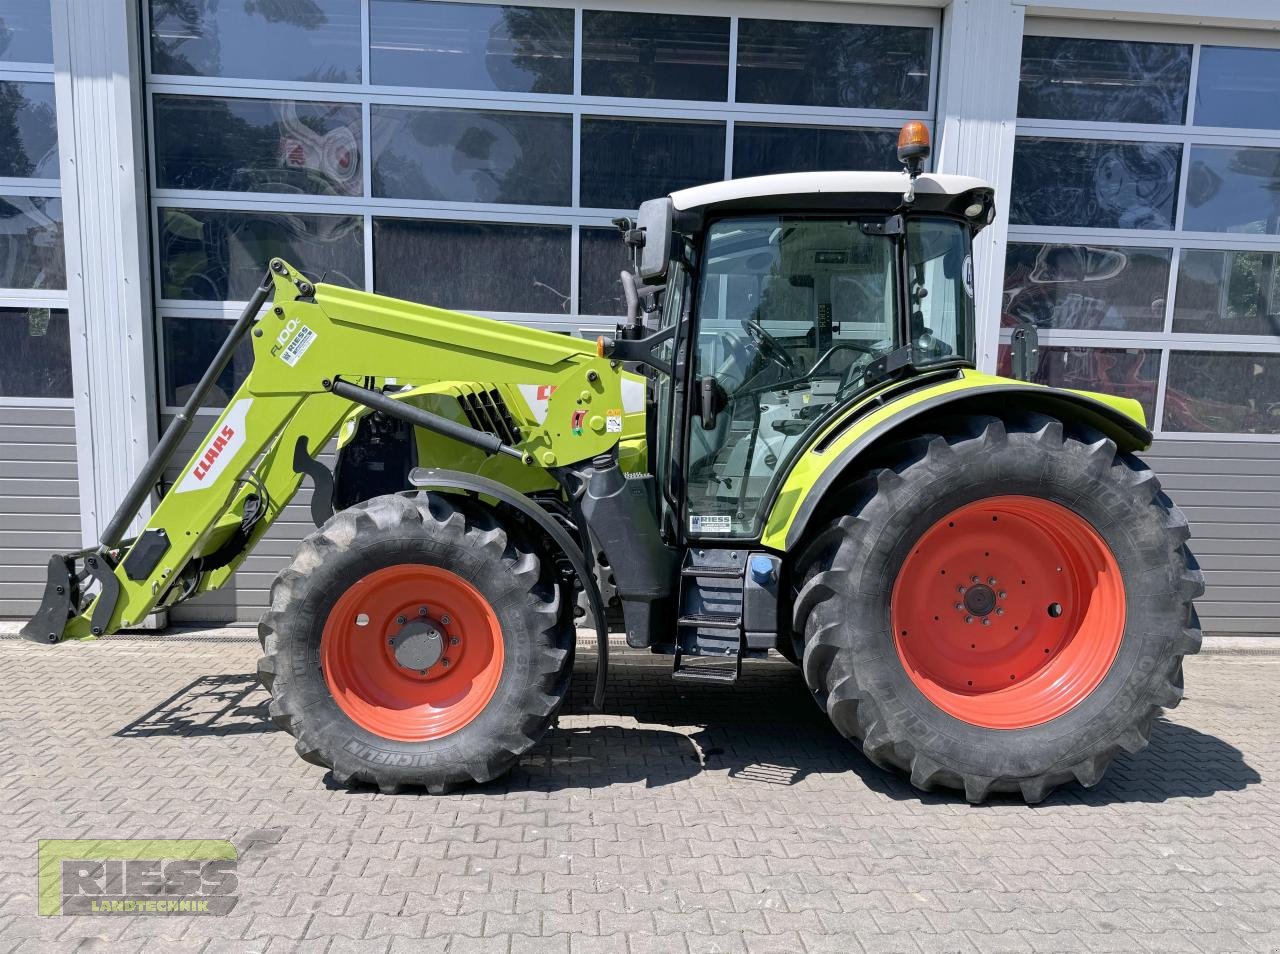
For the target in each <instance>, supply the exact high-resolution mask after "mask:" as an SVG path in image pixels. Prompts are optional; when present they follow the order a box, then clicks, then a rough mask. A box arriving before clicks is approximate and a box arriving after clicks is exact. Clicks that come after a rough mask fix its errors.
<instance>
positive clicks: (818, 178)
mask: <svg viewBox="0 0 1280 954" xmlns="http://www.w3.org/2000/svg"><path fill="white" fill-rule="evenodd" d="M906 188H907V177H906V174H905V173H902V172H788V173H784V174H782V175H774V176H755V177H753V178H749V179H731V180H729V181H727V182H713V183H710V184H709V185H700V186H694V187H693V188H692V189H681V190H680V191H679V192H673V193H671V201H672V204H673V205H674V206H675V208H676V210H677V211H680V212H707V211H711V210H712V209H716V208H721V207H728V208H744V207H757V206H770V207H777V206H780V205H784V204H787V205H789V204H791V203H792V202H793V201H794V202H795V203H796V204H797V205H810V204H812V203H813V202H814V201H815V199H816V198H817V197H818V196H826V197H828V199H829V198H830V197H833V196H836V195H839V196H847V197H853V196H864V197H868V198H869V197H871V196H878V197H882V198H881V199H880V201H878V202H873V203H871V204H873V205H876V206H880V205H884V204H888V203H887V202H886V200H890V201H892V203H893V204H894V205H896V204H897V203H898V202H899V201H900V200H901V196H902V193H903V192H904V191H906ZM975 189H980V190H983V191H984V192H986V193H987V194H988V195H990V193H991V192H992V189H991V186H990V185H988V184H987V183H986V182H984V181H982V180H981V179H975V178H972V177H970V176H952V175H942V174H935V173H927V172H926V173H923V174H922V175H920V176H919V177H917V179H916V195H917V196H919V197H929V198H931V199H933V202H930V203H928V204H930V205H949V204H950V202H949V201H948V200H950V199H953V198H955V197H958V196H961V195H965V194H966V193H970V192H972V191H973V190H975ZM895 196H896V199H893V197H895Z"/></svg>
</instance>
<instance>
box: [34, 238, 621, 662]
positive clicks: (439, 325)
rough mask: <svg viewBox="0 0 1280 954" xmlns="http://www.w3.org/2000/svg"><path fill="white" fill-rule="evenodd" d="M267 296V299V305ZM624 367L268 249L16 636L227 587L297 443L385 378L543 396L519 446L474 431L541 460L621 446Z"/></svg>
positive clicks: (287, 490) (64, 628)
mask: <svg viewBox="0 0 1280 954" xmlns="http://www.w3.org/2000/svg"><path fill="white" fill-rule="evenodd" d="M268 294H272V295H273V300H272V307H270V308H269V309H266V310H261V306H262V304H263V302H264V301H265V299H266V298H267V296H268ZM259 311H261V314H259V313H258V312H259ZM245 339H247V340H248V341H249V342H250V343H251V345H252V348H253V366H252V369H251V370H250V372H249V374H248V376H247V377H246V378H245V380H244V382H243V384H241V386H240V388H239V389H238V390H237V391H236V393H235V394H234V395H233V396H232V398H231V399H230V401H229V402H228V403H227V406H226V408H225V409H224V410H223V411H222V413H221V414H220V415H219V417H218V419H217V421H216V422H215V423H214V425H213V427H212V428H211V429H210V430H209V432H208V434H206V435H205V438H204V440H203V441H202V442H201V443H200V444H199V445H198V447H197V450H196V451H195V453H194V454H193V456H192V457H191V459H190V460H189V461H188V462H187V464H186V466H185V468H183V470H182V471H181V472H180V473H179V476H178V477H177V479H176V481H175V482H174V484H173V486H172V487H171V488H170V489H169V491H168V493H166V494H165V495H164V497H163V498H162V499H161V500H160V502H159V504H158V505H157V506H156V508H155V510H154V511H153V513H152V514H151V516H150V518H149V519H148V520H147V521H146V525H145V527H144V528H143V530H142V532H141V533H140V534H139V535H138V536H136V537H134V538H131V539H122V537H123V535H124V532H125V531H126V530H127V528H128V527H129V526H130V524H132V522H133V521H134V520H135V519H136V518H137V515H138V512H139V510H140V509H141V507H142V505H143V504H144V503H145V501H146V499H147V497H148V496H149V494H150V493H151V491H152V488H153V487H154V486H155V484H156V482H157V479H158V477H159V476H160V473H161V472H162V470H163V469H164V467H165V465H166V464H167V463H168V461H169V460H170V458H171V457H172V456H173V454H174V452H175V450H176V448H177V446H178V444H179V443H180V441H181V440H182V437H183V436H184V435H185V433H186V431H187V430H188V429H189V427H190V421H191V420H192V419H193V415H194V413H195V409H196V407H198V405H199V403H200V401H201V400H202V399H203V397H204V396H205V394H207V392H208V391H209V390H210V389H211V388H212V384H213V382H214V381H215V380H216V378H217V376H218V374H219V373H221V371H222V369H223V368H224V367H225V366H226V364H227V362H228V361H229V360H230V358H231V355H232V353H233V352H234V350H235V348H236V346H237V345H238V344H239V343H240V342H241V341H243V340H245ZM622 374H623V372H622V369H621V366H620V364H619V363H618V362H616V361H610V360H608V359H606V358H604V357H602V356H601V355H600V354H599V353H598V349H597V346H596V345H595V344H594V343H588V342H585V341H582V340H580V339H576V338H571V337H568V336H565V335H558V334H554V333H551V332H546V331H540V330H538V329H534V328H526V327H522V326H518V325H511V324H506V323H503V322H498V321H491V320H488V319H484V318H478V317H475V316H471V315H463V314H459V313H456V312H450V311H446V310H443V309H439V308H432V307H429V306H426V305H418V304H413V303H410V302H404V301H398V300H395V299H391V298H386V297H382V296H379V295H374V294H370V293H368V292H359V291H352V290H349V289H345V288H339V287H336V286H332V285H324V284H319V285H315V284H312V283H311V282H309V281H308V280H307V279H306V278H304V277H303V276H302V275H301V273H299V272H297V271H296V270H295V269H294V268H292V267H291V266H289V265H288V264H286V263H285V262H283V261H281V260H279V259H275V260H273V261H272V262H271V268H270V271H269V272H268V277H267V279H264V282H263V286H262V288H261V289H260V290H259V295H258V296H257V297H256V298H255V299H254V301H252V302H251V303H250V305H249V307H248V308H247V309H246V312H245V315H243V316H242V318H241V319H240V321H238V322H237V323H236V326H235V328H234V330H233V331H232V333H231V335H230V336H229V338H228V341H227V342H226V344H224V346H223V347H222V349H220V351H219V353H218V357H217V358H216V359H215V361H214V365H213V366H211V367H210V369H209V371H208V372H206V374H205V376H204V378H202V379H201V383H200V384H199V385H198V386H197V388H196V392H195V393H194V394H193V395H192V397H191V399H190V400H189V401H188V404H187V406H186V407H184V408H183V410H182V412H181V413H180V414H179V415H178V416H177V418H176V419H175V421H174V423H173V424H172V425H171V427H170V428H169V430H168V431H166V433H165V435H164V436H163V437H162V438H161V440H160V442H159V444H158V445H157V447H156V451H155V453H154V454H153V455H152V457H151V459H150V460H148V462H147V465H146V466H145V467H144V469H143V472H142V474H140V475H139V479H138V481H137V483H136V484H135V486H134V488H133V489H132V490H131V492H130V494H129V495H128V496H127V497H126V499H125V501H124V502H123V504H122V505H121V509H120V511H118V512H117V513H116V515H115V517H113V519H112V521H111V522H110V524H108V526H107V528H106V530H105V531H104V535H103V540H102V541H101V542H100V543H99V544H98V545H96V546H94V547H90V548H89V549H87V550H84V551H80V552H78V553H74V554H67V555H58V556H55V557H53V558H52V559H51V561H50V570H49V581H48V583H47V585H46V589H45V596H44V600H43V602H42V604H41V607H40V610H39V612H38V613H37V614H36V616H35V617H33V618H32V620H31V621H30V622H29V623H28V624H27V625H26V626H25V627H24V628H23V635H24V636H25V637H27V638H28V639H32V640H34V641H37V642H44V643H51V642H58V641H60V640H62V639H83V638H88V637H92V636H100V635H105V634H107V633H111V632H115V631H116V630H118V629H121V628H123V627H127V626H131V625H136V624H137V623H139V622H140V621H141V620H142V619H143V618H144V617H146V616H147V614H148V613H150V612H151V611H152V610H153V609H155V608H156V607H158V606H171V605H174V604H175V603H178V602H181V601H182V600H185V599H188V598H190V597H191V596H194V595H196V594H197V593H200V592H205V591H207V590H210V589H217V588H218V587H219V586H221V585H223V584H224V583H225V582H226V581H227V579H228V578H229V577H230V576H231V574H232V573H234V572H235V569H236V567H237V566H238V565H239V564H240V562H241V561H242V560H243V559H244V557H245V556H246V555H247V554H248V553H249V552H250V551H251V550H252V548H253V546H254V544H255V543H256V542H257V541H258V540H259V539H260V538H261V537H262V535H263V534H264V533H265V532H266V530H267V528H268V527H269V526H270V525H271V523H272V521H273V520H274V519H275V518H276V517H277V516H279V514H280V512H281V511H282V510H283V509H284V507H285V506H286V505H287V504H288V503H289V501H290V500H291V499H292V498H293V496H294V494H295V493H296V492H297V490H298V488H299V486H300V485H301V483H302V480H303V478H304V474H303V473H302V472H301V471H300V470H299V469H298V468H297V467H296V466H295V465H296V464H297V462H298V461H297V459H296V457H295V455H297V454H299V452H300V451H299V448H301V454H302V455H303V457H305V458H313V457H314V456H315V455H316V454H317V453H319V452H320V450H321V449H323V448H324V447H325V445H326V444H328V443H329V441H330V440H331V439H332V437H333V436H334V434H335V433H336V432H337V430H338V428H339V426H340V425H341V423H342V422H343V420H344V419H345V418H346V417H347V416H348V415H349V414H351V413H352V411H353V410H354V409H355V408H356V407H357V403H363V404H366V405H369V406H372V405H373V404H375V403H376V402H378V401H379V400H380V399H381V400H382V401H383V402H384V403H385V400H386V399H385V398H384V397H383V391H384V388H386V387H387V386H397V385H415V386H417V385H423V384H429V383H433V382H437V381H454V380H459V381H483V382H488V383H492V384H509V385H526V386H533V387H535V388H536V389H537V391H538V393H539V394H541V395H544V396H545V400H546V407H545V415H543V416H542V420H541V423H539V424H537V426H533V427H529V428H526V429H525V430H524V431H523V432H522V433H521V436H520V440H519V442H518V445H516V446H514V447H513V446H505V445H504V446H502V447H501V448H497V447H496V445H497V444H499V442H498V441H497V440H495V439H494V438H492V437H490V436H489V435H487V434H484V433H482V432H480V431H472V432H470V435H474V437H473V438H472V439H473V440H474V441H475V442H476V446H482V447H483V449H485V450H486V452H494V451H495V450H501V451H502V452H504V453H507V454H509V455H511V456H513V457H516V458H518V459H520V460H521V461H523V463H524V464H525V465H526V466H530V467H534V466H537V467H544V468H549V467H560V466H563V465H566V464H573V463H577V462H579V461H582V460H587V459H590V458H592V457H594V456H596V455H598V454H602V453H604V452H606V451H608V450H609V449H611V448H612V447H613V446H614V445H615V444H617V442H618V438H619V434H618V433H617V428H616V427H615V426H614V424H615V420H614V416H615V415H618V414H620V413H621V412H620V411H619V410H617V409H619V408H621V407H622V399H621V390H622V388H621V381H622ZM399 406H400V405H397V407H399ZM405 412H406V413H413V414H416V415H417V416H418V419H417V420H414V421H413V422H412V423H416V424H419V425H420V426H425V427H441V428H443V427H452V428H455V429H457V428H459V425H457V424H455V423H452V422H449V421H444V420H443V419H441V418H438V417H435V416H434V415H430V414H427V413H426V412H423V411H420V410H415V409H412V408H409V407H408V406H407V405H406V406H405ZM432 418H434V420H428V419H432ZM464 436H466V435H464ZM486 441H487V442H489V443H488V444H486V443H485V442H486ZM442 463H445V464H447V463H448V462H442ZM94 581H96V585H94Z"/></svg>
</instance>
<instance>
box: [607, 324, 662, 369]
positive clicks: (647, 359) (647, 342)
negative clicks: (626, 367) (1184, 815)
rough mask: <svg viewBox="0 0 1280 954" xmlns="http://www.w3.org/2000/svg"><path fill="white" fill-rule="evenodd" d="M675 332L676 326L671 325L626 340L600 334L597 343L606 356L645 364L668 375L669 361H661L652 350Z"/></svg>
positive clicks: (614, 359)
mask: <svg viewBox="0 0 1280 954" xmlns="http://www.w3.org/2000/svg"><path fill="white" fill-rule="evenodd" d="M675 333H676V326H675V325H672V326H671V327H670V328H663V329H662V330H661V331H659V332H657V333H656V334H652V335H649V336H648V337H647V338H634V339H630V340H628V339H626V338H606V337H604V336H601V337H600V341H599V344H600V348H601V353H602V355H603V356H604V357H606V358H609V359H611V360H613V361H622V362H624V363H626V362H634V363H635V364H645V365H648V366H649V367H651V368H654V369H655V370H657V371H660V372H662V373H663V374H665V375H667V376H668V377H670V376H671V374H672V370H671V362H669V361H663V360H662V359H661V358H659V357H658V356H657V355H656V354H655V353H654V352H655V351H657V349H658V347H659V345H662V344H664V343H665V342H667V341H669V340H670V339H671V338H673V337H674V336H675Z"/></svg>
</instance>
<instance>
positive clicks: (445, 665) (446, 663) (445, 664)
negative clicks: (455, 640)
mask: <svg viewBox="0 0 1280 954" xmlns="http://www.w3.org/2000/svg"><path fill="white" fill-rule="evenodd" d="M440 665H442V666H444V668H445V669H448V668H449V660H448V659H442V660H440Z"/></svg>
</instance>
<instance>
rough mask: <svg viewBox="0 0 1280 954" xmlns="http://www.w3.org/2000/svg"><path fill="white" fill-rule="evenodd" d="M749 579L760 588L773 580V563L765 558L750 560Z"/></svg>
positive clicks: (756, 557) (757, 557)
mask: <svg viewBox="0 0 1280 954" xmlns="http://www.w3.org/2000/svg"><path fill="white" fill-rule="evenodd" d="M751 578H752V579H753V580H755V581H756V582H757V583H759V584H760V585H761V586H763V585H764V584H766V583H768V582H769V581H771V580H772V579H773V561H772V560H770V559H769V558H768V557H767V556H753V557H752V558H751Z"/></svg>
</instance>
